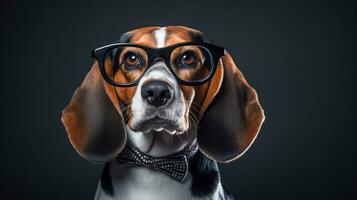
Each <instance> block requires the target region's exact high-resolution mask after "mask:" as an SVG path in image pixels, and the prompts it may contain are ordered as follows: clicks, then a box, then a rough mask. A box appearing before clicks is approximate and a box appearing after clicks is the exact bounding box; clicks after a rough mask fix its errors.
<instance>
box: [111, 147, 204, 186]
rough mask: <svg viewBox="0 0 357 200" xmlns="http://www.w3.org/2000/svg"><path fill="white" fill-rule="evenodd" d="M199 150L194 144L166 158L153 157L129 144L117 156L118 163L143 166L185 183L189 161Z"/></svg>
mask: <svg viewBox="0 0 357 200" xmlns="http://www.w3.org/2000/svg"><path fill="white" fill-rule="evenodd" d="M197 150H198V145H197V143H196V142H193V143H192V145H190V146H189V147H188V148H186V149H185V150H183V151H181V152H178V153H175V154H172V155H169V156H165V157H153V156H149V155H146V154H144V153H143V152H141V151H140V150H139V149H138V148H136V147H135V146H134V145H132V144H130V143H129V142H127V144H126V146H125V148H124V149H123V151H122V152H121V153H120V154H119V155H118V156H117V158H116V161H117V162H118V163H121V164H126V165H129V166H142V167H148V168H151V169H155V170H157V171H160V172H162V173H164V174H166V175H168V176H170V177H172V178H174V179H175V180H177V181H179V182H183V180H184V179H185V177H186V175H187V173H188V161H190V160H191V159H192V158H193V156H194V155H195V154H196V152H197Z"/></svg>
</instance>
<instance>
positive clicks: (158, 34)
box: [154, 27, 166, 48]
mask: <svg viewBox="0 0 357 200" xmlns="http://www.w3.org/2000/svg"><path fill="white" fill-rule="evenodd" d="M154 37H155V41H156V47H157V48H161V47H164V46H165V39H166V27H162V28H160V29H158V30H155V31H154Z"/></svg>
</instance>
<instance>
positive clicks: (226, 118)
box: [197, 53, 264, 162]
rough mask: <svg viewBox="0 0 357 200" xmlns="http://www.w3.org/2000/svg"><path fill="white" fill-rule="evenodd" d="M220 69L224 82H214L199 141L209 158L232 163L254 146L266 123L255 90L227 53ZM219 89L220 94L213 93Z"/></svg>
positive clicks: (200, 124)
mask: <svg viewBox="0 0 357 200" xmlns="http://www.w3.org/2000/svg"><path fill="white" fill-rule="evenodd" d="M217 70H218V73H221V75H222V71H223V80H222V82H220V77H219V75H217V76H218V77H214V79H215V80H214V79H212V80H211V82H212V81H214V82H215V83H214V84H212V83H211V84H210V88H209V91H211V92H209V93H208V96H207V97H206V100H205V101H209V102H211V101H212V100H213V98H214V100H213V101H212V102H211V104H210V105H209V106H208V108H207V109H206V111H205V114H204V115H203V117H202V119H201V121H200V123H199V126H198V134H197V141H198V145H199V147H200V149H201V151H202V152H203V153H204V154H206V155H207V156H208V157H210V158H212V159H214V160H217V161H219V162H230V161H232V160H234V159H236V158H238V157H239V156H241V155H242V154H243V153H244V152H245V151H246V150H247V149H248V148H249V147H250V145H251V144H252V143H253V141H254V140H255V138H256V136H257V134H258V132H259V130H260V127H261V125H262V123H263V121H264V111H263V109H262V107H261V106H260V104H259V101H258V96H257V94H256V92H255V90H254V89H253V88H252V87H251V86H250V85H249V84H248V82H247V81H246V80H245V78H244V76H243V74H242V73H241V72H240V71H239V69H238V68H237V66H236V65H235V64H234V62H233V59H232V57H231V56H230V55H229V54H228V53H226V54H225V56H223V57H222V59H221V62H220V64H219V66H218V69H217ZM219 84H220V88H219ZM217 85H218V86H217ZM218 89H219V91H218V92H217V93H215V92H212V91H215V90H218ZM210 94H211V95H210ZM206 104H207V103H206Z"/></svg>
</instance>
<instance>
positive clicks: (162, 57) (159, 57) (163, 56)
mask: <svg viewBox="0 0 357 200" xmlns="http://www.w3.org/2000/svg"><path fill="white" fill-rule="evenodd" d="M169 54H171V52H167V51H162V49H155V50H154V51H151V52H149V57H150V63H149V65H150V66H152V65H154V64H155V63H157V62H160V61H162V62H164V63H165V64H166V65H168V64H169V59H170V55H169ZM167 67H169V66H167Z"/></svg>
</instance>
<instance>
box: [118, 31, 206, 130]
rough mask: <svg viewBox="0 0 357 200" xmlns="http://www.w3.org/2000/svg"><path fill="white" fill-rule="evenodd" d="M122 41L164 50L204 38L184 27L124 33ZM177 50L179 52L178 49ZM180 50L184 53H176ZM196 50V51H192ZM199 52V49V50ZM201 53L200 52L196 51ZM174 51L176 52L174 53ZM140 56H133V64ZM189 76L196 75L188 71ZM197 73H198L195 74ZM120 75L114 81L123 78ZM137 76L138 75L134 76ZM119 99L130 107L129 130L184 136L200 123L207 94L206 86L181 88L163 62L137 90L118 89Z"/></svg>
mask: <svg viewBox="0 0 357 200" xmlns="http://www.w3.org/2000/svg"><path fill="white" fill-rule="evenodd" d="M124 36H125V37H123V36H122V37H121V38H125V39H121V40H122V41H121V42H128V43H133V44H139V45H144V46H147V47H151V48H162V47H166V46H171V45H174V44H178V43H183V42H199V41H202V40H203V39H204V37H203V35H202V33H200V32H199V31H196V30H193V29H189V28H185V27H162V28H160V27H150V28H142V29H138V30H134V31H131V32H128V33H126V34H124ZM175 51H176V50H175ZM177 51H181V50H177ZM190 51H195V49H190ZM196 51H197V50H196ZM197 52H198V51H197ZM174 53H175V52H173V54H174ZM135 59H138V58H137V57H135V55H134V57H133V60H134V62H135V61H136V60H135ZM187 73H189V74H188V76H193V75H194V74H190V73H194V72H192V71H188V72H187ZM195 73H197V71H195ZM122 74H124V73H118V76H116V77H115V78H116V79H117V80H118V81H119V80H122V79H124V78H123V77H121V76H123V75H122ZM134 76H135V75H134ZM115 90H116V92H117V94H118V95H119V98H120V99H121V100H122V101H123V102H124V104H125V105H126V106H127V108H126V112H127V113H128V119H127V120H128V123H127V125H128V127H129V128H130V129H131V130H133V131H135V132H144V133H148V132H150V131H157V132H163V133H164V134H182V133H184V132H186V131H187V130H188V128H189V125H190V120H191V123H192V124H194V123H196V124H197V123H198V122H197V120H198V117H199V115H200V113H199V111H200V109H201V106H199V105H202V103H203V100H204V96H205V95H206V94H207V90H208V87H207V84H206V85H200V86H196V87H190V86H185V85H180V84H179V83H178V81H177V80H176V78H175V76H174V74H173V73H172V71H171V70H169V66H167V64H166V63H165V62H163V61H162V60H161V61H160V60H159V61H157V62H154V63H152V65H151V66H150V67H149V69H148V70H147V71H146V72H145V73H144V74H142V77H141V78H140V81H139V83H138V84H137V86H135V87H124V88H123V87H116V88H115Z"/></svg>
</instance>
